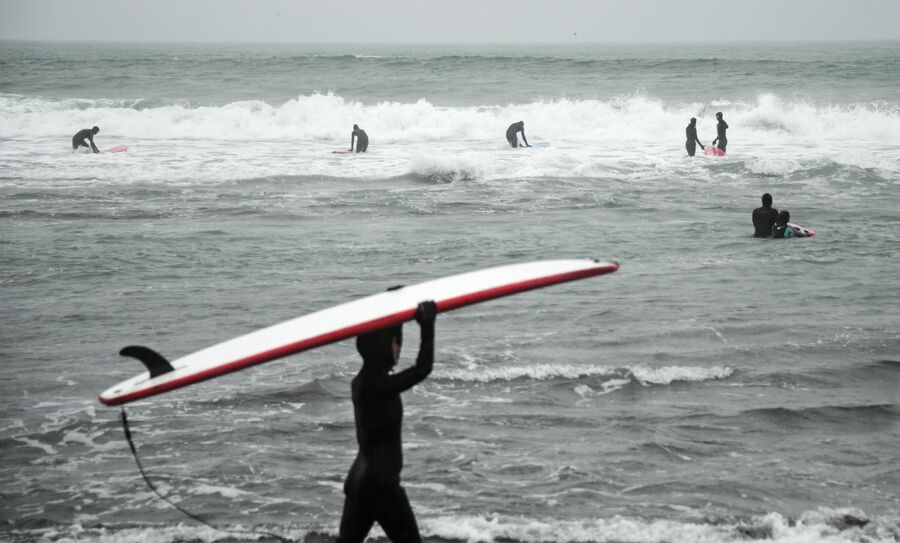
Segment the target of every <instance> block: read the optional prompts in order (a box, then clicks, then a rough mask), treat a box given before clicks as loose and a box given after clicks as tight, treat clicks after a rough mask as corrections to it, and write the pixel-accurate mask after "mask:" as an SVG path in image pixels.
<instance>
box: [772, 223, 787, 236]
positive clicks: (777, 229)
mask: <svg viewBox="0 0 900 543" xmlns="http://www.w3.org/2000/svg"><path fill="white" fill-rule="evenodd" d="M785 230H787V223H783V224H779V223H775V224H773V225H772V239H784V231H785Z"/></svg>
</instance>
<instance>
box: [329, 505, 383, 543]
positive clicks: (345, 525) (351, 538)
mask: <svg viewBox="0 0 900 543" xmlns="http://www.w3.org/2000/svg"><path fill="white" fill-rule="evenodd" d="M373 524H375V516H374V515H373V514H372V512H371V511H369V508H368V507H365V505H364V504H362V503H357V502H354V501H353V500H351V499H350V496H345V497H344V514H343V515H341V531H340V532H339V533H338V538H337V541H338V543H362V542H363V540H365V539H366V536H367V535H369V530H371V529H372V525H373Z"/></svg>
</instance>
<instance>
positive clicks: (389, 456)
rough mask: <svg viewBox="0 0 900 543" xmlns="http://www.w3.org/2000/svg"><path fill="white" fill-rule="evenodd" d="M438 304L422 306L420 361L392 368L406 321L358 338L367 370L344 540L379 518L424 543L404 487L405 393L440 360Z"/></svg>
mask: <svg viewBox="0 0 900 543" xmlns="http://www.w3.org/2000/svg"><path fill="white" fill-rule="evenodd" d="M436 316H437V305H436V304H435V303H434V302H422V303H420V304H419V307H418V308H417V309H416V322H418V323H419V328H420V329H421V344H420V345H419V355H418V357H416V364H415V365H414V366H411V367H409V368H406V369H404V370H403V371H400V372H398V373H395V374H392V373H391V370H392V369H393V367H394V366H395V365H396V364H397V360H398V359H399V357H400V346H401V343H402V340H403V325H402V324H399V325H397V326H394V327H393V328H385V329H382V330H376V331H374V332H369V333H367V334H361V335H359V336H356V349H357V350H358V351H359V354H360V356H362V359H363V366H362V369H360V370H359V373H358V374H357V375H356V377H354V378H353V382H352V384H351V385H350V386H351V392H352V397H353V416H354V419H355V420H356V441H357V443H358V444H359V452H358V453H357V455H356V460H354V461H353V465H352V466H351V467H350V472H349V473H348V474H347V479H346V480H345V481H344V512H343V515H342V516H341V528H340V533H339V534H338V539H337V540H338V543H362V542H363V540H365V538H366V536H367V535H368V533H369V530H370V529H371V528H372V525H373V524H374V523H375V522H378V524H379V525H380V526H381V528H382V529H383V530H384V533H385V534H386V535H387V536H388V539H390V540H391V541H392V542H394V543H419V542H421V541H422V537H421V535H419V526H418V524H416V517H415V515H413V512H412V507H410V505H409V498H407V497H406V491H405V490H404V489H403V486H401V485H400V470H401V469H402V468H403V447H402V445H401V438H400V430H401V426H402V423H403V402H401V400H400V393H401V392H404V391H406V390H409V389H410V388H412V387H413V386H415V385H416V384H418V383H420V382H422V381H423V380H424V379H425V378H426V377H428V374H430V373H431V367H432V365H433V364H434V320H435V317H436Z"/></svg>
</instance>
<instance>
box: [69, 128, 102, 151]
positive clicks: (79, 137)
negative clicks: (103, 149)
mask: <svg viewBox="0 0 900 543" xmlns="http://www.w3.org/2000/svg"><path fill="white" fill-rule="evenodd" d="M84 140H88V141H90V142H91V145H90V146H88V144H87V143H86V142H85V141H84ZM79 147H85V148H87V149H92V150H93V151H94V152H95V153H99V152H100V150H99V149H97V146H96V145H94V131H93V130H92V129H90V128H85V129H84V130H79V131H78V133H77V134H75V135H74V136H72V149H78V148H79Z"/></svg>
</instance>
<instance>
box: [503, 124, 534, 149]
mask: <svg viewBox="0 0 900 543" xmlns="http://www.w3.org/2000/svg"><path fill="white" fill-rule="evenodd" d="M519 132H521V133H522V141H523V142H525V147H531V146H530V145H528V139H527V138H525V121H519V122H517V123H512V124H511V125H509V128H507V129H506V141H508V142H509V144H510V145H512V146H513V148H516V147H518V146H519Z"/></svg>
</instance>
